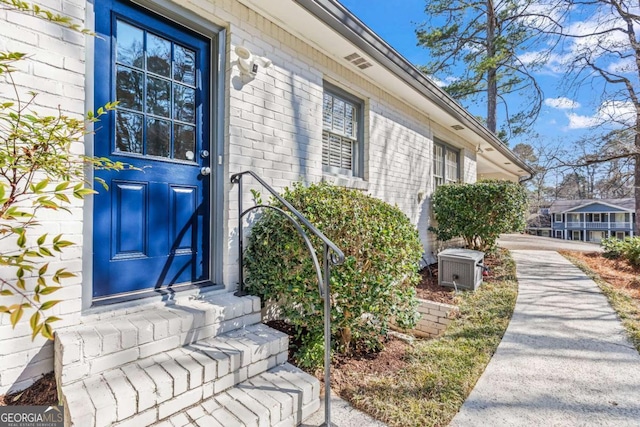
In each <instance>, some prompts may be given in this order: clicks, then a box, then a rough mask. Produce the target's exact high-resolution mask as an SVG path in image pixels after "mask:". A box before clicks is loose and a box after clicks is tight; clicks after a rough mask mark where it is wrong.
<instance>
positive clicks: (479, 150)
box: [476, 145, 484, 154]
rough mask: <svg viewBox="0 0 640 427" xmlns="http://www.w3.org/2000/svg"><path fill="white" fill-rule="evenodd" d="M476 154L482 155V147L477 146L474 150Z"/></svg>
mask: <svg viewBox="0 0 640 427" xmlns="http://www.w3.org/2000/svg"><path fill="white" fill-rule="evenodd" d="M476 153H478V154H482V153H484V150H483V149H482V147H481V146H480V145H478V147H477V148H476Z"/></svg>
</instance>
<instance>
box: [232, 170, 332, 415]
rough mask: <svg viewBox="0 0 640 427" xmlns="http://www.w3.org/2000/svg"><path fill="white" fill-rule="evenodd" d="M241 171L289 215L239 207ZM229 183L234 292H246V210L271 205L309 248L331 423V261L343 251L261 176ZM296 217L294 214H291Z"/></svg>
mask: <svg viewBox="0 0 640 427" xmlns="http://www.w3.org/2000/svg"><path fill="white" fill-rule="evenodd" d="M244 175H250V176H251V177H253V179H255V180H256V181H258V182H259V183H260V185H262V187H264V188H265V189H266V190H267V191H268V192H269V193H270V194H271V195H272V196H273V197H275V198H276V200H278V201H279V202H280V203H282V204H283V205H284V206H285V207H286V208H287V209H288V210H289V212H291V214H292V215H293V216H291V215H289V214H288V213H287V212H285V211H284V210H283V209H280V208H278V207H275V206H268V205H262V204H259V205H255V206H252V207H250V208H248V209H246V210H243V208H242V177H243V176H244ZM231 183H232V184H238V267H239V271H238V282H239V283H238V291H237V292H236V295H238V296H243V295H246V294H247V293H246V290H245V286H244V234H243V233H242V228H243V221H242V219H243V218H244V216H245V215H246V214H248V213H249V212H251V211H253V210H256V209H273V210H274V211H276V212H278V213H280V214H281V215H283V216H284V217H285V218H287V219H288V220H289V222H291V223H292V224H293V226H294V227H295V229H296V231H298V234H300V236H301V237H302V239H303V240H304V243H305V245H306V247H307V249H308V250H309V254H310V255H311V259H312V260H313V265H314V268H315V271H316V277H317V279H318V292H319V293H320V296H321V297H322V299H323V300H324V384H325V393H324V401H325V406H324V417H325V421H324V424H323V426H327V427H329V426H331V425H332V424H331V374H330V369H331V288H330V278H331V265H339V264H342V263H343V262H344V253H343V252H342V251H341V250H340V248H338V246H336V244H335V243H333V242H332V241H331V240H329V238H328V237H327V236H325V235H324V234H323V233H322V232H321V231H320V230H318V229H317V228H316V227H315V226H314V225H313V224H311V223H310V222H309V220H308V219H307V218H305V217H304V215H302V214H301V213H300V212H298V210H297V209H296V208H294V207H293V206H292V205H291V204H290V203H289V202H287V201H286V200H285V199H284V198H283V197H282V196H280V195H279V194H278V193H277V192H276V191H275V190H274V189H273V188H272V187H271V186H270V185H269V184H267V183H266V182H265V181H264V180H263V179H262V178H260V177H259V176H258V175H257V174H256V173H255V172H252V171H244V172H240V173H236V174H233V175H231ZM294 217H295V218H294ZM298 221H300V223H302V224H303V225H304V226H305V227H307V229H308V230H309V231H311V233H313V234H314V235H316V236H317V237H319V238H320V240H322V242H323V246H324V250H323V269H322V271H321V269H320V264H319V262H318V256H317V254H316V251H315V249H314V248H313V245H312V243H311V240H310V239H309V236H308V234H307V233H306V232H305V231H304V229H303V228H302V226H301V225H300V223H299V222H298Z"/></svg>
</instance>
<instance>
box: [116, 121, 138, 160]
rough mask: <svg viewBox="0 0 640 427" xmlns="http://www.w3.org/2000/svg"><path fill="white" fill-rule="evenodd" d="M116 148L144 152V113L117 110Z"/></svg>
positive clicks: (130, 151) (128, 151)
mask: <svg viewBox="0 0 640 427" xmlns="http://www.w3.org/2000/svg"><path fill="white" fill-rule="evenodd" d="M116 150H117V151H125V152H127V153H138V154H142V114H135V113H130V112H128V111H117V112H116Z"/></svg>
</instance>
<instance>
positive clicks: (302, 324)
mask: <svg viewBox="0 0 640 427" xmlns="http://www.w3.org/2000/svg"><path fill="white" fill-rule="evenodd" d="M283 197H284V198H285V199H286V200H288V201H289V202H290V203H291V204H292V205H293V206H294V207H295V208H296V209H298V210H299V211H300V212H301V213H302V214H303V215H304V216H306V217H307V218H308V219H309V221H310V222H311V223H312V224H314V225H315V226H316V227H317V228H318V229H319V230H321V231H322V232H323V233H324V234H325V235H326V236H327V237H328V238H329V239H331V240H332V241H333V242H334V243H335V244H336V245H337V246H338V247H339V248H340V249H342V250H343V251H344V253H345V256H346V259H345V262H344V263H343V264H342V265H339V266H335V267H333V269H332V274H331V302H332V309H331V322H332V330H331V333H332V337H333V339H334V341H333V342H334V343H335V346H334V350H337V351H339V352H342V353H347V352H349V351H351V350H353V347H354V346H364V347H366V348H367V349H369V350H373V349H379V348H380V347H381V338H382V336H383V335H384V334H385V333H386V330H387V327H388V324H389V321H391V320H393V319H396V322H398V323H399V326H401V327H407V328H410V327H413V326H414V325H415V322H416V321H417V318H418V313H417V312H416V307H417V302H416V300H415V288H414V285H415V284H416V283H417V282H418V279H419V276H418V273H417V270H418V262H419V260H420V256H421V254H422V245H421V243H420V240H419V238H418V233H417V230H416V229H415V227H414V226H413V225H412V224H411V222H410V221H409V219H408V218H407V217H406V216H405V215H404V214H403V213H402V212H401V211H400V210H399V209H398V208H396V207H393V206H390V205H388V204H387V203H385V202H383V201H381V200H378V199H375V198H373V197H370V196H367V195H365V194H363V193H362V192H359V191H357V190H349V189H344V188H341V187H336V186H333V185H330V184H326V183H320V184H313V185H311V186H309V187H304V186H303V185H301V184H295V185H294V186H293V188H292V189H288V188H287V189H285V191H284V194H283ZM275 205H276V206H277V205H278V204H277V203H276V204H275ZM279 207H282V206H279ZM312 242H313V245H314V247H315V248H316V251H317V253H318V257H319V258H320V263H321V265H322V247H323V246H322V243H321V242H320V240H319V239H317V238H315V236H314V237H312ZM245 266H246V284H247V289H248V290H249V291H250V292H251V293H252V294H254V295H257V296H260V297H261V298H262V300H263V301H268V300H272V301H277V302H278V303H279V305H280V307H281V309H282V315H283V317H284V318H285V319H287V320H288V322H289V323H291V324H292V325H293V327H294V328H295V329H296V331H297V333H298V336H299V338H300V339H301V341H302V347H301V349H300V351H299V352H298V357H299V359H304V360H302V363H303V364H306V365H307V366H309V367H313V366H318V365H320V364H321V363H322V358H320V357H318V352H319V351H320V350H319V349H322V342H321V341H319V339H320V338H321V337H322V331H323V300H322V298H321V297H320V295H319V292H318V283H317V279H316V275H315V270H314V269H313V263H312V261H311V258H310V256H309V253H308V251H307V248H306V246H305V245H304V243H303V240H302V238H301V237H300V236H299V234H298V233H297V232H296V230H295V229H294V228H293V227H292V226H291V224H290V223H289V222H288V221H287V220H286V218H284V217H283V216H281V215H279V214H277V213H276V212H275V211H273V210H270V209H267V210H265V212H264V214H263V215H262V216H261V217H260V218H259V219H258V220H257V221H256V223H255V225H254V227H253V229H252V231H251V236H250V238H249V242H248V246H247V250H246V252H245Z"/></svg>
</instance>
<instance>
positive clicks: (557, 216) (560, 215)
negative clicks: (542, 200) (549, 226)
mask: <svg viewBox="0 0 640 427" xmlns="http://www.w3.org/2000/svg"><path fill="white" fill-rule="evenodd" d="M558 218H559V219H558ZM553 220H554V221H555V222H562V214H558V213H557V214H553Z"/></svg>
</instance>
